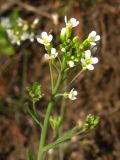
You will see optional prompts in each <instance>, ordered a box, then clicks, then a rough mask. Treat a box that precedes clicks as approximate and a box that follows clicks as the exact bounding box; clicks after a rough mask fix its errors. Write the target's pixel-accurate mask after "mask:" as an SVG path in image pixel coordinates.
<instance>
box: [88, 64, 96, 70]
mask: <svg viewBox="0 0 120 160" xmlns="http://www.w3.org/2000/svg"><path fill="white" fill-rule="evenodd" d="M86 67H87V69H89V70H91V71H92V70H93V69H94V66H93V65H92V64H89V65H87V66H86Z"/></svg>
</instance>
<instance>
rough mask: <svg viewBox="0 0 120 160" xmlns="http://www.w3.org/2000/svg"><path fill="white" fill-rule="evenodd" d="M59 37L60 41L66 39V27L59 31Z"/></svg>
mask: <svg viewBox="0 0 120 160" xmlns="http://www.w3.org/2000/svg"><path fill="white" fill-rule="evenodd" d="M60 39H61V41H62V42H64V41H65V39H66V28H62V30H61V33H60Z"/></svg>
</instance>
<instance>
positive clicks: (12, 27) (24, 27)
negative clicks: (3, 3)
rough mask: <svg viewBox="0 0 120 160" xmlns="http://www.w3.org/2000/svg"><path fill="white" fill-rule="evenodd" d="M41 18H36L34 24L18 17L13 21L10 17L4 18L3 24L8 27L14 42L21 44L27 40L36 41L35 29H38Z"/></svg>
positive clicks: (7, 29) (9, 36)
mask: <svg viewBox="0 0 120 160" xmlns="http://www.w3.org/2000/svg"><path fill="white" fill-rule="evenodd" d="M38 23H39V19H35V20H34V21H33V22H32V24H29V22H28V21H26V20H23V19H22V18H18V19H16V21H15V22H14V23H13V22H11V19H10V18H2V19H1V24H2V25H3V27H5V28H6V32H7V35H8V38H9V39H10V41H11V43H12V44H17V45H20V44H21V42H23V41H25V40H30V41H31V42H33V41H34V39H35V37H36V35H35V33H34V30H35V29H36V26H37V24H38Z"/></svg>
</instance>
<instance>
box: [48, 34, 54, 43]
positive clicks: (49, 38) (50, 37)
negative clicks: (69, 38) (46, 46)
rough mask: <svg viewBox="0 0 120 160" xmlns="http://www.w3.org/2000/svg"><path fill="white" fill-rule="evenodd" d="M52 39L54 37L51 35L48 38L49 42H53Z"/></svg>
mask: <svg viewBox="0 0 120 160" xmlns="http://www.w3.org/2000/svg"><path fill="white" fill-rule="evenodd" d="M52 39H53V36H52V35H51V34H50V35H49V36H48V38H47V40H48V41H49V42H51V41H52Z"/></svg>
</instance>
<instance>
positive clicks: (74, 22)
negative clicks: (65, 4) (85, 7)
mask: <svg viewBox="0 0 120 160" xmlns="http://www.w3.org/2000/svg"><path fill="white" fill-rule="evenodd" d="M64 19H65V23H66V26H68V27H72V28H73V27H76V26H77V25H78V24H79V21H77V20H76V19H75V18H71V19H70V20H69V21H67V17H66V16H65V18H64Z"/></svg>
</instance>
